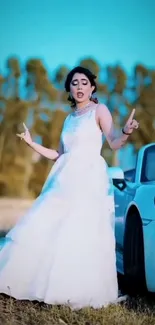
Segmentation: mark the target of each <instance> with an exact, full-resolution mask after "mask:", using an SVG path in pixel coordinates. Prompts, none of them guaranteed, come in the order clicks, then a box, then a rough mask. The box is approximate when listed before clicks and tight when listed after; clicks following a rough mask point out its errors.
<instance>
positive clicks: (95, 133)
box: [61, 105, 103, 155]
mask: <svg viewBox="0 0 155 325" xmlns="http://www.w3.org/2000/svg"><path fill="white" fill-rule="evenodd" d="M95 114H96V105H95V106H94V105H93V107H92V109H90V110H89V111H87V112H86V113H84V114H82V115H79V116H75V115H74V114H72V113H71V114H69V115H68V116H67V118H66V120H65V122H64V126H63V130H62V134H61V141H62V144H63V147H64V153H73V152H77V151H78V153H79V154H80V155H86V154H92V155H93V154H95V155H96V154H100V152H101V148H102V144H103V139H102V132H101V130H100V129H99V126H98V125H97V123H96V118H95Z"/></svg>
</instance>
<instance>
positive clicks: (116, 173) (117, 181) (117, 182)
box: [109, 167, 126, 191]
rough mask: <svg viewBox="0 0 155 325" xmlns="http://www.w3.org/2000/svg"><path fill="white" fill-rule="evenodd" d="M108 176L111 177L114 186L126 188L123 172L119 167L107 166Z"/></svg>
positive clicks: (120, 188)
mask: <svg viewBox="0 0 155 325" xmlns="http://www.w3.org/2000/svg"><path fill="white" fill-rule="evenodd" d="M109 176H110V178H111V179H112V181H113V184H114V186H115V187H117V188H118V189H119V190H120V191H123V190H124V189H125V188H126V182H125V179H124V172H123V170H122V169H121V168H120V167H109Z"/></svg>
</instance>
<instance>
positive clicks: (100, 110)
mask: <svg viewBox="0 0 155 325" xmlns="http://www.w3.org/2000/svg"><path fill="white" fill-rule="evenodd" d="M107 114H109V109H108V107H107V106H106V105H105V104H101V103H99V104H98V105H97V108H96V118H97V120H99V119H100V118H102V117H103V116H105V115H107Z"/></svg>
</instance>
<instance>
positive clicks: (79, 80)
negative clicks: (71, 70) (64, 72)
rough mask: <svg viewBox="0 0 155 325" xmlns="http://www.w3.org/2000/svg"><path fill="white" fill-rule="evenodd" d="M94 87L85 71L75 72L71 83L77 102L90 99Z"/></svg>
mask: <svg viewBox="0 0 155 325" xmlns="http://www.w3.org/2000/svg"><path fill="white" fill-rule="evenodd" d="M94 88H95V87H94V86H91V83H90V81H89V79H88V78H87V77H86V76H85V75H84V74H83V73H75V74H74V76H73V78H72V81H71V84H70V93H71V95H72V97H73V98H74V99H75V101H76V102H77V103H82V102H85V101H88V100H89V98H90V96H91V94H92V91H93V90H94Z"/></svg>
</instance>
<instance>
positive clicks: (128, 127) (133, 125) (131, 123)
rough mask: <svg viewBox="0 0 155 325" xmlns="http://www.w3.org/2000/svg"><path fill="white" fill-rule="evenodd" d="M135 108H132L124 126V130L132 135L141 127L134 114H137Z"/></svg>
mask: <svg viewBox="0 0 155 325" xmlns="http://www.w3.org/2000/svg"><path fill="white" fill-rule="evenodd" d="M135 111H136V110H135V108H134V109H133V110H132V112H131V114H130V116H129V118H128V120H127V122H126V124H125V126H124V128H123V131H124V133H126V134H128V135H130V134H131V133H132V132H133V130H134V129H138V127H139V123H138V122H137V121H136V120H135V119H134V118H133V117H134V115H135Z"/></svg>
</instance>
